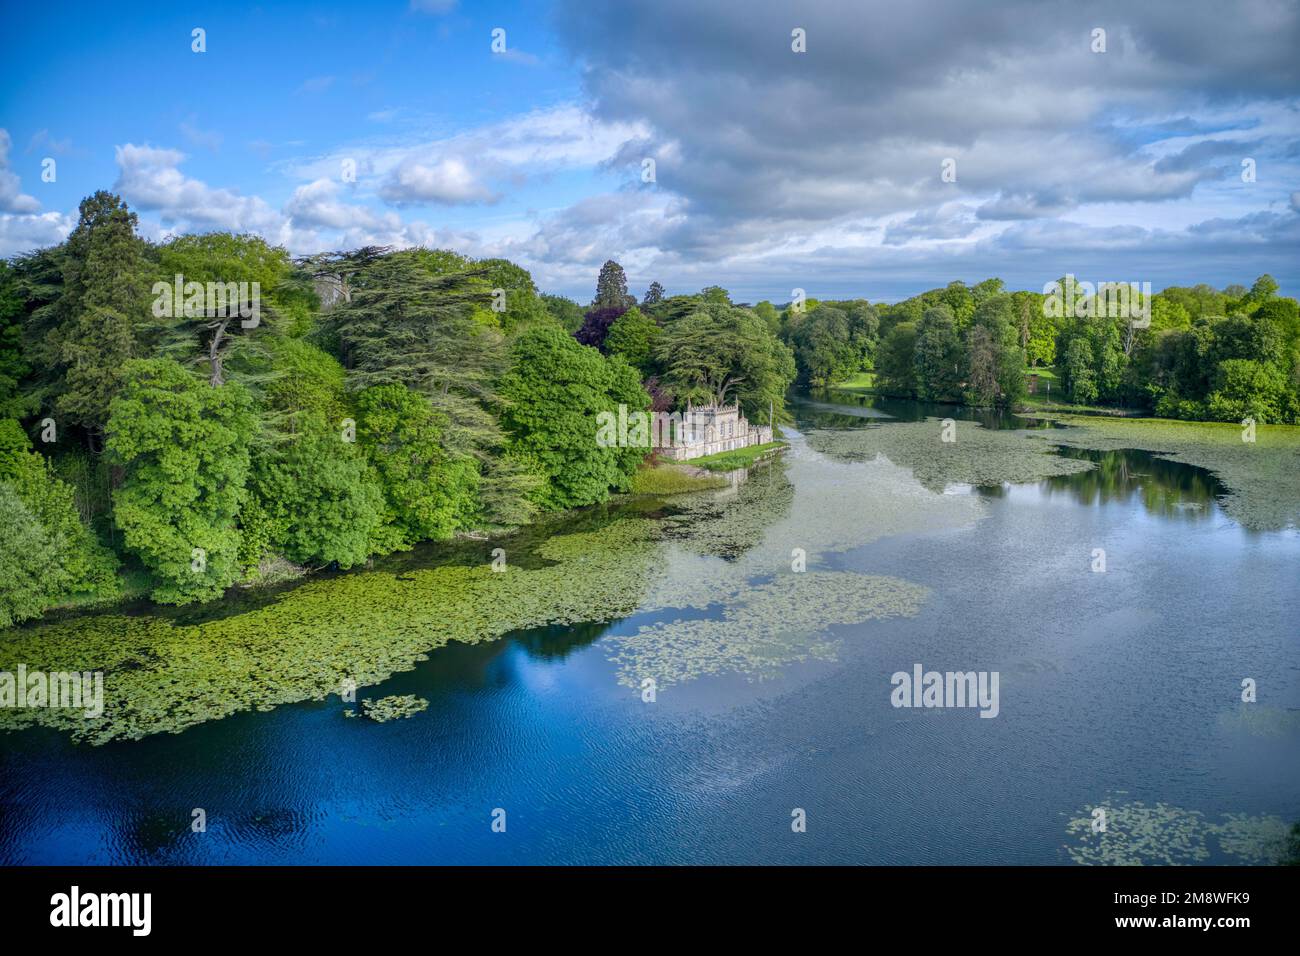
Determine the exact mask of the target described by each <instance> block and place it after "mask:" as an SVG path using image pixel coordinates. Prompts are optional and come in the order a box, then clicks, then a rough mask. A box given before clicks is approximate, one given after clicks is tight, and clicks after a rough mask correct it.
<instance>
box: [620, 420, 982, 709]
mask: <svg viewBox="0 0 1300 956" xmlns="http://www.w3.org/2000/svg"><path fill="white" fill-rule="evenodd" d="M790 437H791V446H792V447H791V449H790V451H789V452H787V454H786V455H785V456H783V458H782V459H781V460H780V461H778V462H776V463H774V464H772V465H768V466H760V467H761V468H765V469H766V470H762V471H756V472H755V474H754V475H753V476H751V478H750V480H749V481H747V482H746V483H744V484H743V485H741V486H740V487H739V488H737V489H734V490H731V489H729V490H728V492H727V494H726V495H725V496H723V497H721V498H720V497H719V496H717V495H712V494H707V493H706V494H700V495H696V496H693V497H692V498H691V499H690V500H687V501H684V502H682V503H681V507H682V509H683V510H682V513H681V514H679V515H677V516H675V518H674V519H672V521H671V522H670V525H669V527H668V528H667V529H666V535H665V536H666V538H667V539H668V541H667V547H666V550H665V553H664V564H663V565H662V567H661V568H660V569H658V571H657V572H656V574H655V575H654V576H653V577H652V579H651V581H650V582H649V585H648V587H647V590H646V596H645V598H644V600H643V601H642V603H641V605H640V608H639V609H640V610H641V611H656V610H664V609H671V608H694V609H698V610H703V609H707V608H710V607H721V609H722V610H721V618H720V619H717V620H690V621H680V620H678V621H670V622H663V623H659V624H656V625H654V626H653V627H646V628H642V629H641V631H640V632H638V633H637V634H634V635H630V636H611V637H608V638H606V641H607V643H608V646H609V647H610V648H611V658H612V659H613V660H614V661H615V662H616V663H617V664H618V665H619V680H620V682H622V683H624V684H628V685H630V686H639V683H640V681H641V679H642V678H644V677H654V678H655V680H656V681H657V682H658V684H660V685H661V686H662V685H664V684H666V683H672V682H680V681H684V680H690V679H693V678H696V677H700V676H703V675H705V674H722V673H729V672H735V673H741V674H746V675H748V676H751V677H763V676H769V675H771V674H773V673H775V671H776V670H777V669H779V668H780V667H781V666H782V665H785V664H790V663H794V662H796V661H803V660H833V659H834V658H835V653H836V649H837V647H838V642H837V641H834V640H832V639H829V638H827V637H826V636H825V632H826V630H827V629H828V628H830V627H832V626H834V625H836V624H857V623H861V622H863V621H867V620H872V619H876V618H881V617H890V616H900V615H908V616H910V615H913V614H915V613H916V612H917V611H918V610H919V608H920V605H921V602H922V601H923V600H924V597H925V594H926V593H927V592H926V590H925V589H924V588H922V587H919V586H917V585H914V584H910V583H908V582H906V581H902V580H899V579H896V578H887V577H873V576H869V575H859V574H853V573H848V572H841V573H834V574H832V573H828V572H819V571H817V566H818V565H819V564H820V563H822V562H823V560H824V557H825V555H827V554H830V553H835V552H842V551H847V550H850V549H852V548H857V547H860V546H862V545H864V544H868V543H870V542H872V541H875V540H878V539H880V538H884V537H888V536H890V535H898V534H910V533H919V532H927V531H940V530H946V529H951V528H965V527H970V526H972V525H973V524H974V523H975V522H976V521H977V520H978V519H979V518H980V517H981V516H983V515H984V514H985V510H984V507H985V506H984V504H983V503H982V502H981V501H980V500H979V499H978V498H977V497H974V496H957V495H943V494H937V493H935V492H934V491H931V490H929V489H927V488H925V487H924V486H923V485H922V484H921V483H920V482H919V481H917V480H916V479H915V478H913V477H912V475H911V472H910V471H909V470H908V469H906V468H900V467H898V466H896V465H894V464H892V463H890V462H889V461H888V460H886V459H884V458H880V459H876V460H874V461H867V462H839V461H833V460H831V459H829V458H827V457H826V456H824V455H822V454H820V453H818V452H815V451H813V450H812V449H810V448H809V447H808V446H807V445H806V444H805V442H804V441H803V439H802V436H800V435H798V434H797V433H795V434H793V435H791V436H790ZM795 548H800V549H802V550H803V551H804V553H805V555H806V561H807V567H808V571H806V572H805V573H801V574H795V573H792V569H791V562H792V561H793V559H794V555H793V551H794V549H795Z"/></svg>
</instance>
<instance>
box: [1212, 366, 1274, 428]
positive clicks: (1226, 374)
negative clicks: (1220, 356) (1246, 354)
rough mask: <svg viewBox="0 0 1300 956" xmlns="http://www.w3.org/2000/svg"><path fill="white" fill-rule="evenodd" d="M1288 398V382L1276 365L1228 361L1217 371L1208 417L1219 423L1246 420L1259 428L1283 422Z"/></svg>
mask: <svg viewBox="0 0 1300 956" xmlns="http://www.w3.org/2000/svg"><path fill="white" fill-rule="evenodd" d="M1287 398H1288V396H1287V383H1286V379H1284V378H1283V377H1282V373H1281V371H1280V370H1279V369H1278V368H1277V367H1276V366H1275V365H1272V364H1270V363H1267V362H1252V361H1251V360H1249V359H1225V360H1224V361H1222V362H1220V363H1219V365H1218V367H1217V368H1216V369H1215V375H1214V391H1213V392H1211V393H1210V395H1209V397H1208V398H1207V399H1206V413H1207V417H1208V418H1209V419H1211V420H1212V421H1220V422H1231V421H1240V420H1242V419H1244V418H1247V417H1249V418H1253V419H1255V421H1256V422H1259V423H1260V424H1263V423H1265V422H1278V421H1284V420H1286V419H1285V417H1284V415H1283V408H1284V405H1285V403H1286V401H1287ZM1292 414H1294V413H1292Z"/></svg>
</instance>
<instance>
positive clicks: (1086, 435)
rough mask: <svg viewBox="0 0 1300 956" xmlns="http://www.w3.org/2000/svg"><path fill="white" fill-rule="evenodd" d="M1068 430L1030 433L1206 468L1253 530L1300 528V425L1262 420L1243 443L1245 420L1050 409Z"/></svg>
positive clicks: (1236, 516) (1233, 511) (1230, 508)
mask: <svg viewBox="0 0 1300 956" xmlns="http://www.w3.org/2000/svg"><path fill="white" fill-rule="evenodd" d="M1042 417H1044V418H1052V419H1054V420H1057V421H1060V422H1062V423H1064V424H1066V425H1068V426H1070V427H1069V428H1060V429H1053V430H1051V431H1042V432H1034V433H1031V435H1032V437H1034V438H1038V439H1041V440H1044V441H1046V442H1050V443H1052V444H1054V445H1068V446H1072V447H1075V448H1087V449H1091V450H1094V451H1111V450H1115V449H1121V448H1137V449H1140V450H1142V451H1149V452H1153V453H1155V454H1157V455H1158V456H1159V457H1161V458H1168V459H1169V460H1171V461H1177V462H1182V463H1183V464H1187V465H1195V466H1197V467H1199V468H1205V469H1206V470H1208V471H1211V472H1213V473H1214V474H1215V475H1217V476H1218V478H1219V480H1220V481H1221V482H1223V484H1224V486H1225V487H1226V488H1227V489H1228V494H1227V495H1226V497H1224V498H1223V499H1222V500H1221V501H1220V504H1221V505H1222V507H1223V510H1224V512H1225V513H1226V514H1227V515H1228V516H1229V517H1231V518H1232V519H1233V520H1234V521H1237V522H1238V523H1240V524H1241V525H1242V526H1243V527H1245V528H1248V529H1250V530H1252V531H1276V530H1281V529H1284V528H1300V427H1298V426H1295V425H1258V426H1256V428H1255V441H1254V442H1246V441H1242V434H1243V428H1242V427H1241V426H1240V425H1233V424H1222V423H1216V422H1181V421H1172V420H1168V419H1159V418H1100V417H1092V416H1080V415H1050V416H1049V415H1044V416H1042Z"/></svg>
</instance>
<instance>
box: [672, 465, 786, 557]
mask: <svg viewBox="0 0 1300 956" xmlns="http://www.w3.org/2000/svg"><path fill="white" fill-rule="evenodd" d="M785 469H786V463H785V462H784V461H783V460H782V459H781V458H776V459H773V460H772V461H768V462H763V463H761V464H759V465H756V466H754V467H753V468H752V469H750V472H749V477H748V479H747V480H745V481H743V482H740V483H739V484H737V485H734V486H732V487H729V488H724V489H722V490H721V491H718V492H712V493H700V494H696V495H691V496H689V500H687V501H684V502H683V503H682V506H681V509H680V510H679V511H678V512H677V513H675V514H674V515H672V516H670V517H668V518H667V519H666V520H665V521H664V524H663V530H662V534H663V537H664V538H665V539H668V540H671V541H676V542H678V543H680V544H681V545H682V547H684V548H685V549H686V550H688V551H690V552H692V553H694V554H704V555H714V556H717V557H720V558H726V559H727V560H729V561H734V560H736V559H738V558H740V557H741V556H743V555H744V554H745V553H746V552H747V551H749V550H750V549H751V548H753V547H754V546H755V545H756V544H758V543H759V542H760V541H761V540H762V539H763V532H764V531H765V530H766V529H767V528H768V527H770V526H771V525H773V524H775V523H776V522H777V521H780V520H781V519H782V518H784V517H786V516H787V515H788V514H789V513H790V506H791V505H792V504H793V503H794V485H793V484H791V483H790V479H789V478H788V477H787V476H786V473H785Z"/></svg>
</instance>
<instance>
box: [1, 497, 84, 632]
mask: <svg viewBox="0 0 1300 956" xmlns="http://www.w3.org/2000/svg"><path fill="white" fill-rule="evenodd" d="M0 536H3V538H4V543H5V546H4V547H3V548H0V628H6V627H9V626H10V625H11V624H16V623H17V622H19V621H25V620H27V619H28V618H33V617H37V616H38V615H40V614H43V613H44V612H45V611H46V610H47V609H48V608H51V607H53V606H54V605H55V604H57V603H58V601H59V600H60V598H61V597H62V596H63V594H64V592H65V591H66V589H67V584H68V582H67V579H66V578H65V577H64V576H63V574H62V569H61V568H60V567H59V550H60V549H59V547H58V545H57V544H56V542H55V541H54V539H53V538H52V536H51V535H50V533H49V532H48V531H46V530H45V528H43V527H42V526H41V523H40V521H39V520H38V519H37V517H36V515H35V514H33V513H32V510H31V508H29V507H28V506H27V505H26V504H25V503H24V502H23V500H22V498H20V497H19V496H18V493H17V492H16V491H15V490H14V488H13V486H12V485H11V484H9V483H8V482H3V481H0Z"/></svg>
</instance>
